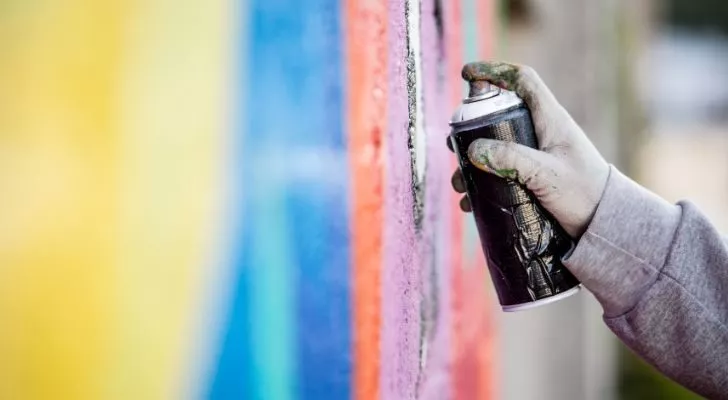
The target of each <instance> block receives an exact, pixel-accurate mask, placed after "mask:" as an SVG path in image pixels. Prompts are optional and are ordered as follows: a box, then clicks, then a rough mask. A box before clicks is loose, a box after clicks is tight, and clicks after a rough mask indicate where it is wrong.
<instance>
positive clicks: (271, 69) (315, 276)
mask: <svg viewBox="0 0 728 400" xmlns="http://www.w3.org/2000/svg"><path fill="white" fill-rule="evenodd" d="M248 4H249V8H248V9H247V15H248V19H247V20H244V21H243V22H242V23H241V29H242V30H243V32H242V33H241V35H240V36H241V37H242V40H247V46H242V47H241V48H245V49H247V50H246V51H244V52H241V57H240V59H239V60H238V62H239V63H245V65H246V71H247V73H246V75H247V76H244V77H242V79H240V80H239V81H240V82H241V85H240V87H239V88H238V91H239V95H240V96H241V97H242V100H243V101H242V103H243V104H245V105H246V110H244V112H243V115H246V116H247V117H246V118H245V120H242V121H239V123H238V129H237V131H236V133H235V135H236V141H237V143H236V152H235V153H236V162H237V166H239V170H235V171H232V173H233V174H234V179H236V184H235V186H237V187H239V188H240V190H242V196H241V204H240V210H241V212H240V220H239V221H237V222H236V224H237V225H238V226H239V229H238V232H237V233H236V248H235V250H234V255H233V259H234V265H233V266H232V268H233V269H234V271H235V274H236V275H235V279H236V282H234V286H235V287H234V289H233V290H234V295H233V299H232V304H231V306H230V312H229V315H228V321H227V327H226V328H225V333H224V338H223V340H222V349H221V355H220V358H219V362H218V364H217V368H216V372H215V376H214V379H213V382H212V386H211V388H210V397H212V398H221V399H227V398H239V399H293V398H299V397H300V398H303V399H318V398H348V397H349V396H350V392H351V368H352V367H351V343H350V342H351V329H352V327H351V323H352V322H351V315H350V303H351V301H350V288H351V285H350V256H349V253H350V249H349V243H350V234H349V221H348V206H349V204H348V203H349V202H348V191H349V190H348V172H347V170H348V162H347V154H346V151H347V149H346V142H345V140H344V137H345V136H344V131H343V121H342V113H343V104H342V103H343V99H344V93H343V79H344V76H343V72H342V71H343V65H344V63H343V60H342V58H343V54H344V53H343V49H342V46H341V45H342V41H343V38H342V33H341V28H340V25H341V22H340V15H341V8H340V4H339V2H338V1H336V0H308V1H305V2H292V1H284V0H250V1H248Z"/></svg>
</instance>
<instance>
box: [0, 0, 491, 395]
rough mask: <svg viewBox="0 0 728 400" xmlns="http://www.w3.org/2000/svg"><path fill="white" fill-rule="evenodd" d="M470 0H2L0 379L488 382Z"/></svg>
mask: <svg viewBox="0 0 728 400" xmlns="http://www.w3.org/2000/svg"><path fill="white" fill-rule="evenodd" d="M494 10H495V8H494V4H493V2H491V1H486V0H480V1H476V0H461V1H453V0H447V1H440V2H437V1H436V0H423V1H421V2H419V1H414V0H413V1H399V0H366V1H364V0H349V1H334V0H310V1H309V0H307V1H282V0H243V1H238V2H231V1H228V0H213V1H202V0H184V1H174V2H172V1H167V0H149V1H141V2H130V1H122V0H116V1H114V0H112V1H107V2H87V1H82V0H68V1H64V2H58V1H43V2H41V1H28V0H22V1H20V0H18V1H5V2H3V4H2V6H0V48H2V49H3V51H2V53H3V55H2V57H1V58H2V62H0V87H2V88H3V89H2V90H0V133H1V134H0V154H2V156H1V157H0V165H2V168H0V193H2V198H3V200H2V203H3V207H2V208H0V216H1V220H2V221H3V222H2V223H0V265H2V267H1V268H0V326H2V329H0V359H2V360H3V363H2V366H1V367H0V377H1V378H0V397H2V398H73V399H86V398H87V399H100V398H103V399H113V398H120V399H129V398H134V399H165V398H188V397H192V398H198V397H199V398H206V397H210V398H222V399H227V398H244V399H263V398H265V399H293V398H350V397H354V398H360V399H373V398H383V399H408V398H416V397H419V398H429V399H444V398H461V399H473V398H482V399H485V398H492V397H493V396H495V390H496V388H497V385H496V384H495V382H496V381H497V378H496V376H497V375H495V374H494V372H495V371H496V370H497V368H496V366H497V361H496V360H495V358H494V357H495V356H494V353H493V347H494V345H493V341H494V340H495V336H494V329H493V328H494V321H493V318H492V317H493V314H492V307H493V306H494V304H495V303H494V299H493V298H492V297H489V296H491V295H490V294H489V292H488V290H487V288H489V287H490V283H489V282H488V281H487V279H488V277H487V275H486V272H485V269H484V266H483V264H482V263H483V261H482V254H480V251H479V250H478V247H477V239H476V237H475V235H474V232H473V230H472V226H470V225H468V224H466V223H464V221H468V219H466V217H465V216H464V215H462V214H461V213H459V211H457V208H456V204H457V203H456V200H457V198H456V196H455V194H454V193H453V192H452V191H451V189H450V184H449V177H450V174H451V172H452V170H453V169H454V167H455V162H454V159H453V156H452V155H451V154H450V153H449V152H448V151H447V149H446V147H445V136H446V135H447V134H448V128H447V118H448V116H449V115H450V113H451V111H452V109H453V107H454V106H455V104H456V103H457V102H458V100H459V98H460V96H461V94H462V85H461V82H460V78H459V70H460V66H461V65H462V63H463V62H464V61H466V60H475V59H480V58H484V57H485V56H487V55H489V53H490V51H491V49H492V47H493V43H494V40H495V35H496V33H495V31H496V24H495V22H496V15H495V12H494Z"/></svg>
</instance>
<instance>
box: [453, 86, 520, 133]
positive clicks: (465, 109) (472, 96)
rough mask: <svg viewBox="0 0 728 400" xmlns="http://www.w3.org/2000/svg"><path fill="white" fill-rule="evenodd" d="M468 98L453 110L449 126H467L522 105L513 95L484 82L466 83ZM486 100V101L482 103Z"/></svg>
mask: <svg viewBox="0 0 728 400" xmlns="http://www.w3.org/2000/svg"><path fill="white" fill-rule="evenodd" d="M468 85H469V89H470V90H469V92H468V97H466V98H465V99H464V100H463V104H461V105H460V107H458V109H457V110H455V113H454V114H453V116H452V118H451V119H450V125H451V126H453V127H456V126H464V125H468V123H469V121H472V120H474V119H478V118H480V117H484V116H487V115H490V114H493V113H496V112H499V111H504V110H507V109H509V108H511V107H516V106H519V105H521V104H523V101H522V100H521V99H520V98H519V97H518V96H516V94H515V93H513V92H511V91H508V90H505V89H501V88H499V87H498V86H495V85H492V84H490V83H489V82H488V81H484V80H471V81H468ZM483 100H486V101H483Z"/></svg>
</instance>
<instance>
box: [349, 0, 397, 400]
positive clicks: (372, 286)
mask: <svg viewBox="0 0 728 400" xmlns="http://www.w3.org/2000/svg"><path fill="white" fill-rule="evenodd" d="M345 7H346V24H345V27H346V35H347V38H346V47H347V65H348V89H349V90H348V133H349V159H350V168H351V174H352V189H351V204H352V221H351V226H352V259H353V266H352V267H353V273H352V277H353V287H354V289H353V290H354V292H353V296H352V297H353V308H354V310H353V315H354V317H353V319H354V321H353V324H354V327H353V329H352V332H353V351H354V378H353V379H354V382H353V393H352V397H353V398H354V399H376V398H378V397H379V385H380V383H379V374H380V363H379V359H380V326H381V317H380V316H381V295H380V287H381V284H380V283H381V265H382V232H383V180H384V170H383V159H382V156H383V154H382V140H383V134H384V132H386V126H385V124H386V120H387V117H386V115H387V114H386V99H387V51H388V48H387V4H386V0H373V1H360V0H347V1H346V5H345Z"/></svg>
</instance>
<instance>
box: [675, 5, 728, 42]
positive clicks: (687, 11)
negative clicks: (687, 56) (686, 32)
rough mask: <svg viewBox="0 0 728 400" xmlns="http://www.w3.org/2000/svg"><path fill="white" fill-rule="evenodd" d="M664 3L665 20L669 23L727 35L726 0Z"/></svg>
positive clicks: (727, 12) (727, 15)
mask: <svg viewBox="0 0 728 400" xmlns="http://www.w3.org/2000/svg"><path fill="white" fill-rule="evenodd" d="M666 5H667V7H666V8H665V19H666V21H665V22H667V23H668V24H670V25H673V26H675V27H679V28H685V29H692V30H698V31H716V32H720V33H723V34H726V35H728V1H725V0H669V1H668V2H667V4H666Z"/></svg>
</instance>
